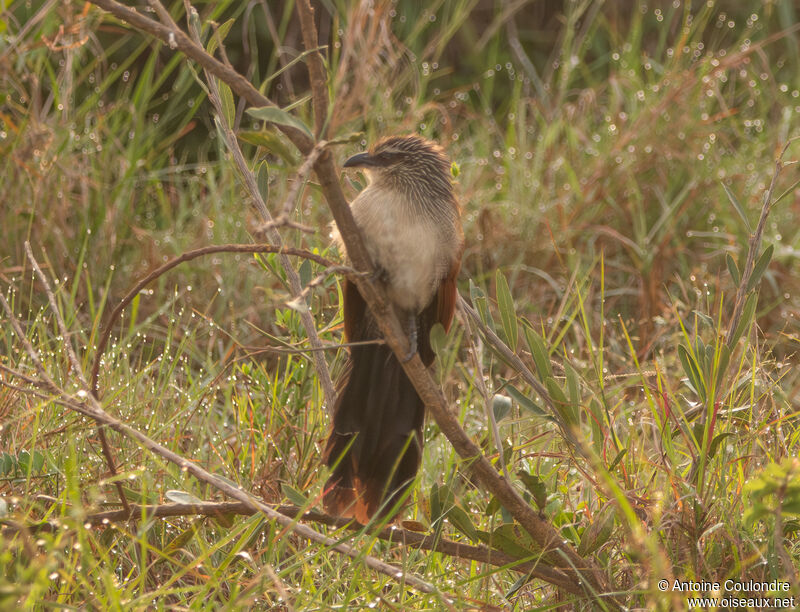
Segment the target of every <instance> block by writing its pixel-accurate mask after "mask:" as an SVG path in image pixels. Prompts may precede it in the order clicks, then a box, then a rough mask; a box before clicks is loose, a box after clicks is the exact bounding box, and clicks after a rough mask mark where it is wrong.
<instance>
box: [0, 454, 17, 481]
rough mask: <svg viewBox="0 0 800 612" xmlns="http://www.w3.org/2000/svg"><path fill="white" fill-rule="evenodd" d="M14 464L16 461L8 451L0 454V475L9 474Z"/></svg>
mask: <svg viewBox="0 0 800 612" xmlns="http://www.w3.org/2000/svg"><path fill="white" fill-rule="evenodd" d="M16 464H17V462H16V461H15V460H14V457H12V456H11V455H9V454H8V453H3V454H2V455H0V476H5V475H6V474H11V472H13V471H14V466H15V465H16Z"/></svg>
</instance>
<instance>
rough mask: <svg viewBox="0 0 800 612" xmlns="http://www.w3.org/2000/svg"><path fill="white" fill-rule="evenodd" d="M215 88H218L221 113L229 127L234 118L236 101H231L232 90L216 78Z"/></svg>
mask: <svg viewBox="0 0 800 612" xmlns="http://www.w3.org/2000/svg"><path fill="white" fill-rule="evenodd" d="M217 88H218V89H219V98H220V102H221V104H222V115H223V117H224V118H225V123H226V124H227V125H228V127H231V126H233V122H234V120H235V119H236V102H234V101H233V92H232V91H231V88H230V87H228V85H227V84H225V83H223V82H222V81H220V80H219V79H217Z"/></svg>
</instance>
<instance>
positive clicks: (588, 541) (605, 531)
mask: <svg viewBox="0 0 800 612" xmlns="http://www.w3.org/2000/svg"><path fill="white" fill-rule="evenodd" d="M615 516H616V504H615V503H614V502H609V503H607V504H606V505H605V506H603V508H602V509H601V510H600V512H598V513H597V515H596V516H595V517H594V521H593V522H592V524H591V525H589V526H588V527H587V528H586V530H585V531H584V532H583V535H582V536H581V541H580V544H578V554H579V555H580V556H581V557H586V556H587V555H591V554H592V553H593V552H594V551H596V550H597V549H598V548H600V547H601V546H602V545H603V544H605V543H606V542H608V539H609V538H610V537H611V533H612V532H613V530H614V517H615Z"/></svg>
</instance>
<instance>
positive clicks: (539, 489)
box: [517, 470, 547, 510]
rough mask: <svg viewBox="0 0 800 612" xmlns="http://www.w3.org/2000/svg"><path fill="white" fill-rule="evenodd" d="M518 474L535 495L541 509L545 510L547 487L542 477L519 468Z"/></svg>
mask: <svg viewBox="0 0 800 612" xmlns="http://www.w3.org/2000/svg"><path fill="white" fill-rule="evenodd" d="M517 476H518V477H519V479H520V480H521V481H522V484H524V485H525V488H526V489H528V491H530V492H531V495H533V501H534V502H535V503H536V506H537V507H538V508H539V510H544V507H545V506H546V505H547V487H546V486H545V484H544V482H542V479H541V478H539V477H538V476H537V475H535V474H531V473H530V472H526V471H525V470H519V471H518V472H517Z"/></svg>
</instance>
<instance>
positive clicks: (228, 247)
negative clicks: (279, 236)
mask: <svg viewBox="0 0 800 612" xmlns="http://www.w3.org/2000/svg"><path fill="white" fill-rule="evenodd" d="M212 253H280V254H283V255H293V256H297V257H302V258H304V259H309V260H311V261H314V262H316V263H318V264H320V265H323V266H328V267H330V266H332V265H333V262H331V261H330V260H329V259H325V258H324V257H322V256H320V255H317V254H316V253H312V252H311V251H306V250H304V249H293V248H291V247H277V246H273V245H270V244H215V245H211V246H207V247H202V248H199V249H194V250H192V251H187V252H186V253H183V254H181V255H180V256H178V257H176V258H174V259H170V260H169V261H168V262H167V263H165V264H164V265H162V266H159V267H158V268H156V269H155V270H153V271H152V272H150V274H148V275H147V276H145V277H144V278H142V279H141V280H140V281H139V282H137V283H136V284H135V285H134V286H133V287H132V288H131V289H130V290H129V291H128V293H126V294H125V297H123V298H122V300H121V301H120V303H119V304H117V305H116V307H115V308H114V310H113V311H112V312H111V316H109V318H108V322H107V323H106V325H105V327H104V329H103V333H102V334H101V335H100V340H99V341H98V343H97V349H96V350H95V356H94V363H93V364H92V372H91V375H90V380H91V383H92V384H91V389H92V391H93V392H97V377H98V374H99V372H100V362H101V360H102V358H103V353H105V350H106V346H107V345H108V340H109V338H110V336H111V332H112V330H113V329H114V323H116V321H117V319H118V318H119V316H120V314H122V311H123V310H124V309H125V307H126V306H128V304H130V303H131V302H132V301H133V298H135V297H136V296H137V295H139V292H140V291H141V290H142V289H144V288H145V287H146V286H147V285H149V284H150V283H152V282H153V281H154V280H155V279H157V278H158V277H159V276H162V275H163V274H165V273H167V272H169V271H170V270H172V268H174V267H176V266H179V265H180V264H182V263H184V262H186V261H191V260H192V259H196V258H198V257H202V256H203V255H211V254H212Z"/></svg>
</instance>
